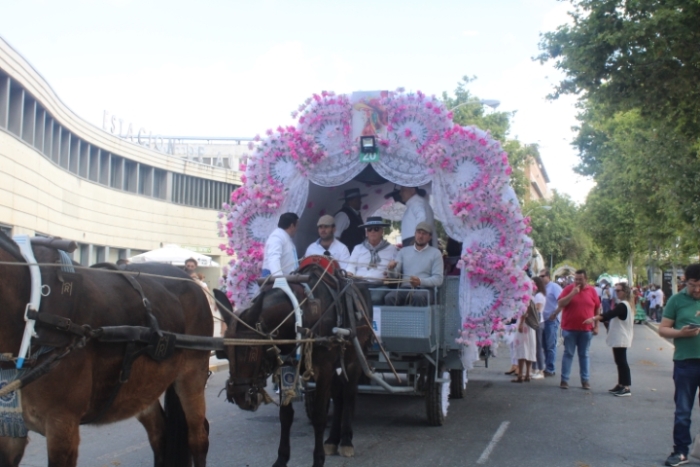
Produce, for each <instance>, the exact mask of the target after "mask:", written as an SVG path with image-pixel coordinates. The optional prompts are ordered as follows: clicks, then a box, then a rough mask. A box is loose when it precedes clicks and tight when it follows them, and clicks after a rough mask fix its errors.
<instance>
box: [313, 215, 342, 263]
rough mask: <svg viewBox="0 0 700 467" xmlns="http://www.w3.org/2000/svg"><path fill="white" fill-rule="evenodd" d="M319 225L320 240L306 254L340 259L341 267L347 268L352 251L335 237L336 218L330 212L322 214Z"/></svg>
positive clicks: (317, 224)
mask: <svg viewBox="0 0 700 467" xmlns="http://www.w3.org/2000/svg"><path fill="white" fill-rule="evenodd" d="M316 226H317V227H318V237H319V238H318V240H316V241H315V242H313V243H312V244H311V245H309V247H308V248H307V249H306V254H305V255H304V256H313V255H322V256H323V255H325V256H330V257H332V258H333V259H334V260H336V261H338V264H339V265H340V268H341V269H346V268H347V266H348V260H349V259H350V252H349V251H348V247H346V246H345V245H344V244H343V243H342V242H341V241H340V240H338V239H336V238H335V219H334V218H333V216H329V215H328V214H326V215H324V216H321V218H320V219H319V220H318V222H317V223H316Z"/></svg>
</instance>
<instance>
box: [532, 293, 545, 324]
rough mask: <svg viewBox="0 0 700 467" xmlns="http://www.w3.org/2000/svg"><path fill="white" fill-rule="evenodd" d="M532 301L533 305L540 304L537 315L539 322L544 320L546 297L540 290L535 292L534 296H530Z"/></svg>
mask: <svg viewBox="0 0 700 467" xmlns="http://www.w3.org/2000/svg"><path fill="white" fill-rule="evenodd" d="M532 301H533V302H534V303H535V307H537V305H542V307H541V308H540V309H539V310H538V311H539V315H540V323H543V322H544V307H545V304H546V303H547V297H545V295H544V294H543V293H542V292H537V294H535V296H534V297H532Z"/></svg>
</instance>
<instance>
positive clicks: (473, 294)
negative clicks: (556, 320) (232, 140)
mask: <svg viewBox="0 0 700 467" xmlns="http://www.w3.org/2000/svg"><path fill="white" fill-rule="evenodd" d="M292 115H293V117H295V118H296V119H297V124H296V125H295V126H288V127H278V128H277V129H276V130H268V131H267V133H266V135H265V137H262V138H261V137H256V140H257V141H256V143H255V144H251V145H250V149H251V154H249V155H248V156H247V159H246V162H245V164H243V165H242V166H241V171H242V173H243V175H242V176H241V181H242V186H241V187H240V188H238V189H237V190H235V191H234V192H233V193H232V194H231V199H230V203H227V204H224V206H223V211H222V212H221V213H220V214H219V217H220V219H221V220H220V222H219V223H218V225H219V234H220V236H222V237H226V238H227V242H226V243H225V244H222V245H221V248H222V250H224V251H226V253H227V254H228V255H230V256H232V257H233V259H232V260H231V262H230V268H229V269H228V272H227V279H226V282H225V287H226V290H227V294H228V296H229V298H230V299H231V301H232V302H233V303H235V305H236V306H237V308H238V309H243V308H245V307H246V306H248V304H250V302H251V299H252V297H253V294H254V293H255V291H256V287H257V285H256V279H257V278H258V277H260V273H261V268H262V255H263V247H264V244H265V241H266V239H267V238H268V236H269V235H270V233H271V232H272V231H273V230H274V229H275V227H276V226H277V221H278V219H279V216H280V215H281V214H282V213H285V212H294V213H296V214H298V215H299V216H300V221H299V228H298V230H297V235H296V236H295V238H294V240H295V243H296V245H297V250H298V251H304V250H305V248H306V246H307V245H308V244H309V243H310V242H311V241H313V240H315V239H316V238H317V235H316V228H315V222H316V220H317V219H318V217H319V216H321V215H323V214H334V213H335V212H336V211H337V209H338V208H339V206H340V202H339V201H338V200H339V199H340V198H342V194H343V191H344V190H346V189H349V188H355V187H358V188H360V189H361V191H362V192H363V193H366V194H367V195H368V196H367V197H365V198H363V206H362V214H363V217H365V218H366V217H367V216H368V215H373V213H375V212H376V211H378V210H379V212H387V211H388V212H391V211H392V207H391V206H388V204H390V203H392V201H391V200H389V201H387V200H386V199H385V195H386V194H388V193H389V192H391V191H392V190H393V189H394V186H395V185H401V186H408V187H423V188H424V189H426V191H427V192H428V193H429V194H430V198H431V199H430V203H431V205H432V206H433V209H434V211H435V217H436V218H437V219H438V220H440V221H441V223H442V225H443V226H444V228H445V231H446V233H447V235H449V236H450V237H451V238H453V239H455V240H457V241H459V242H462V245H463V249H462V255H461V256H462V258H461V260H460V263H459V266H460V268H461V277H460V287H459V289H460V297H459V306H460V315H461V317H462V322H463V329H461V337H460V338H459V339H458V342H460V343H462V344H464V345H465V352H464V355H466V357H465V358H464V360H465V364H467V365H468V366H471V363H472V362H473V361H474V360H476V359H477V358H478V354H479V352H478V350H479V348H480V347H481V346H484V345H491V343H492V339H493V337H494V335H495V334H500V333H501V332H502V329H503V324H502V323H503V321H505V320H508V319H510V318H512V317H513V316H518V315H520V314H521V313H522V312H523V311H524V310H525V309H526V306H527V303H528V302H529V300H530V296H531V290H532V289H531V288H532V285H531V280H530V279H529V278H528V276H527V274H526V273H525V271H524V268H525V266H526V264H527V262H528V260H529V259H530V256H531V249H532V241H531V240H530V238H529V237H528V235H527V234H528V233H529V232H530V227H529V226H528V222H529V219H527V218H523V215H522V213H521V209H520V203H519V202H518V199H517V198H516V196H515V192H514V191H513V189H512V187H511V186H510V184H509V180H510V173H511V168H510V167H509V165H508V158H507V154H506V153H505V152H504V151H503V149H502V147H501V145H500V143H499V142H498V141H496V140H495V139H493V138H492V137H491V136H490V134H489V133H488V132H485V131H482V130H480V129H478V128H476V127H462V126H459V125H457V124H455V123H454V122H453V121H452V113H451V112H449V111H448V110H447V109H445V107H444V105H443V103H442V102H441V101H439V100H438V99H437V98H435V97H428V96H426V95H424V94H423V93H421V92H420V91H419V92H416V93H406V92H404V90H403V89H398V90H397V91H394V92H387V91H381V92H370V93H367V92H363V93H355V94H352V95H336V94H334V93H332V92H323V93H321V94H314V95H313V96H312V97H311V98H309V99H307V100H306V102H304V104H302V105H301V106H299V108H298V111H295V112H294V113H293V114H292ZM358 121H359V123H358ZM358 131H361V132H362V133H365V132H367V133H368V134H369V133H372V132H373V136H375V137H376V139H377V146H378V157H376V158H375V159H373V161H372V162H371V164H370V163H367V161H366V159H364V160H363V158H362V157H361V155H362V154H361V153H360V148H359V144H358V143H357V137H358V135H357V134H356V133H357V132H358ZM390 240H392V241H393V239H390Z"/></svg>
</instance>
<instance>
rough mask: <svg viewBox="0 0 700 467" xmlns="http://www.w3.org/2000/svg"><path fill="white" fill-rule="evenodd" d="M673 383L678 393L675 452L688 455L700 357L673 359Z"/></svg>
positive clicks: (674, 431)
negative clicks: (691, 415) (691, 414)
mask: <svg viewBox="0 0 700 467" xmlns="http://www.w3.org/2000/svg"><path fill="white" fill-rule="evenodd" d="M673 383H674V384H675V386H676V393H675V395H674V396H673V399H674V401H675V402H676V412H675V413H674V417H673V452H676V453H681V454H683V455H685V456H687V455H688V446H690V443H691V442H692V439H691V437H690V413H691V412H692V411H693V405H694V404H695V394H697V392H698V387H700V359H696V358H692V359H688V360H674V361H673Z"/></svg>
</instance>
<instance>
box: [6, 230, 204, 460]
mask: <svg viewBox="0 0 700 467" xmlns="http://www.w3.org/2000/svg"><path fill="white" fill-rule="evenodd" d="M0 235H2V236H1V237H0V263H2V262H9V263H16V264H17V265H14V264H13V265H8V264H0V321H1V322H2V323H3V325H2V326H0V353H8V354H12V355H16V354H17V352H18V349H19V346H20V341H21V339H22V334H23V330H24V311H25V306H26V304H27V303H28V301H29V293H30V276H29V268H28V267H26V266H23V265H22V263H24V261H23V260H21V257H19V255H18V253H17V252H18V250H17V249H16V248H17V247H16V245H15V244H14V242H12V240H11V239H9V238H8V237H7V236H5V235H4V234H1V233H0ZM33 250H34V255H35V257H36V259H37V262H38V263H54V262H56V261H57V259H58V252H57V251H56V250H55V249H52V248H47V247H41V246H34V247H33ZM138 268H143V269H144V270H147V272H152V273H158V274H161V275H163V276H170V277H175V278H182V279H186V278H187V277H188V276H187V275H186V274H185V273H184V272H183V271H180V270H178V269H176V268H173V267H170V266H166V265H160V266H155V267H153V266H144V267H142V266H134V267H133V268H132V269H134V270H136V269H138ZM41 270H42V282H43V283H44V284H46V285H48V286H49V287H50V291H51V292H50V293H49V295H48V296H47V297H44V298H42V305H41V309H40V314H41V313H50V314H52V315H57V316H61V317H65V318H69V319H70V320H71V321H72V322H73V323H75V324H79V325H87V326H89V327H90V329H93V330H94V329H97V328H100V327H103V326H146V327H148V326H153V322H152V320H150V319H149V316H148V313H147V311H146V309H145V306H144V300H143V297H142V296H141V295H140V293H138V291H137V290H136V289H135V288H134V286H133V285H131V284H130V283H129V282H128V281H127V280H125V278H124V277H123V276H122V275H120V274H116V273H114V272H115V271H102V270H99V269H94V270H89V269H76V271H75V274H63V275H62V276H61V277H59V276H58V275H57V274H56V271H57V268H53V267H42V268H41ZM68 280H70V281H71V282H70V283H71V284H73V289H72V292H74V293H73V294H72V296H71V297H70V299H65V298H61V297H60V296H59V295H60V294H59V293H58V291H59V290H62V288H61V287H62V286H63V285H65V281H68ZM61 281H64V282H61ZM136 282H137V283H138V284H139V285H140V287H141V288H142V290H143V294H144V296H145V297H146V298H147V299H148V301H149V302H150V304H151V307H152V309H151V314H152V316H153V317H155V319H156V320H157V326H158V327H159V328H160V330H162V331H168V332H174V333H181V334H189V335H194V336H209V337H210V336H211V335H212V332H213V318H212V314H211V310H210V308H209V305H208V303H207V299H206V297H205V295H204V293H203V292H202V290H201V288H200V286H199V285H197V284H195V283H194V282H191V281H173V280H166V279H162V278H160V279H155V278H149V277H137V278H136ZM37 332H38V342H39V343H41V344H42V345H44V346H49V347H44V348H48V349H51V348H54V350H50V351H49V352H48V353H47V354H45V355H42V356H40V357H38V359H37V362H36V364H37V365H40V364H41V362H42V360H44V359H46V358H51V356H52V355H53V354H54V353H56V352H63V351H64V350H65V349H71V348H72V350H70V351H69V353H68V354H67V355H66V356H65V357H63V358H62V359H60V360H59V361H58V364H57V366H56V367H55V368H54V369H53V370H51V371H49V372H48V373H47V374H45V375H43V376H41V377H40V378H39V379H37V380H35V381H33V382H31V383H30V384H28V385H27V386H25V387H24V388H23V389H22V390H21V396H22V414H23V416H24V422H25V424H26V426H27V428H28V429H29V430H30V431H34V432H36V433H39V434H42V435H44V436H45V437H46V444H47V450H48V465H49V466H50V467H74V466H75V465H76V463H77V458H78V447H79V443H80V434H79V426H80V425H81V424H83V423H92V424H108V423H114V422H116V421H120V420H124V419H127V418H130V417H134V416H135V417H136V418H137V419H138V420H139V422H140V423H141V424H142V425H143V426H144V428H145V429H146V432H147V434H148V439H149V443H150V445H151V448H152V450H153V456H154V465H155V466H157V467H160V466H168V467H169V466H190V465H192V463H194V465H195V467H204V466H205V465H206V455H207V451H208V448H209V440H208V433H207V431H208V426H207V422H206V418H205V409H206V407H205V398H204V389H205V385H206V381H207V378H208V369H209V366H208V365H209V352H207V351H201V350H197V351H195V350H179V349H176V350H174V352H173V353H172V356H170V358H167V359H165V360H162V361H156V360H155V359H154V358H150V357H148V356H146V355H142V356H139V357H137V358H135V360H134V361H133V364H132V365H131V367H130V368H126V366H125V364H124V361H125V350H126V348H127V347H128V345H127V344H126V343H111V342H110V343H106V342H100V341H99V340H97V339H95V338H89V339H87V340H86V341H82V342H81V341H80V339H77V338H76V337H75V336H73V335H71V334H67V333H64V332H61V331H57V330H54V329H50V328H46V327H43V326H40V325H39V324H37ZM36 347H37V346H33V349H34V350H36ZM0 363H1V362H0ZM126 373H129V375H128V379H127V380H126V382H124V383H123V384H121V385H120V379H122V380H123V379H126V378H122V376H126ZM166 391H167V392H166ZM164 392H166V398H165V411H164V410H163V408H162V406H161V404H160V402H159V397H160V396H161V395H162V394H163V393H164ZM173 416H174V417H175V420H171V417H173ZM178 423H184V424H185V426H183V427H180V426H177V425H178ZM179 428H181V429H179ZM177 433H180V435H181V437H182V434H183V433H184V436H185V438H184V440H185V441H184V443H179V442H178V441H174V443H171V442H169V441H172V440H171V439H170V438H171V437H172V436H175V435H177ZM178 444H184V446H185V447H186V448H187V449H186V450H185V451H184V452H183V451H178V450H177V449H174V450H173V449H170V446H173V445H175V447H178ZM26 445H27V438H26V437H25V438H0V467H16V466H18V465H19V462H20V460H21V458H22V455H23V453H24V449H25V447H26Z"/></svg>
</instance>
